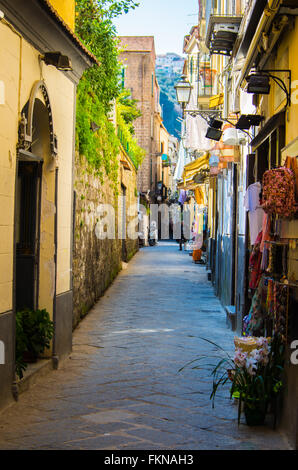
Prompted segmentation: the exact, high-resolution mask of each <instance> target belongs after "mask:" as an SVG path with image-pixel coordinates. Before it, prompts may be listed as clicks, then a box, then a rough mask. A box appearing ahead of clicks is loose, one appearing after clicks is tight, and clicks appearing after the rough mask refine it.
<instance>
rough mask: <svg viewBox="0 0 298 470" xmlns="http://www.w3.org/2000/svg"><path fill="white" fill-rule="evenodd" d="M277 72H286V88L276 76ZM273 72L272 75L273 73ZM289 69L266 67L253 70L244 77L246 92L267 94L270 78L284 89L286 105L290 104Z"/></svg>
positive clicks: (290, 74)
mask: <svg viewBox="0 0 298 470" xmlns="http://www.w3.org/2000/svg"><path fill="white" fill-rule="evenodd" d="M277 73H283V74H287V76H288V77H287V78H288V82H289V83H288V88H287V86H286V84H285V82H284V81H283V80H282V79H281V78H280V77H278V76H276V74H277ZM273 74H274V75H273ZM291 76H292V73H291V70H289V69H276V70H274V69H266V70H260V71H256V72H253V73H252V74H251V75H249V76H248V77H246V81H247V89H246V92H247V93H254V94H255V95H269V93H270V78H272V80H274V82H275V83H276V84H277V85H278V86H279V87H280V88H281V89H282V90H283V91H284V93H285V94H286V97H287V106H290V105H291Z"/></svg>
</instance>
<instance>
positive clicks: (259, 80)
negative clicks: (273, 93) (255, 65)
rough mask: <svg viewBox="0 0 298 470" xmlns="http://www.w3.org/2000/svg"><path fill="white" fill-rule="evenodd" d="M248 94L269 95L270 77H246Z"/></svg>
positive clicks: (256, 75)
mask: <svg viewBox="0 0 298 470" xmlns="http://www.w3.org/2000/svg"><path fill="white" fill-rule="evenodd" d="M246 81H247V89H246V92H247V93H254V94H255V95H269V93H270V83H269V77H268V75H261V74H257V73H256V74H253V75H249V76H248V77H246Z"/></svg>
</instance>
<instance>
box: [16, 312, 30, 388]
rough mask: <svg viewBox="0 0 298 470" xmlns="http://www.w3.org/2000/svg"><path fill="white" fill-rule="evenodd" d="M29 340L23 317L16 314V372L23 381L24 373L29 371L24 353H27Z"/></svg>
mask: <svg viewBox="0 0 298 470" xmlns="http://www.w3.org/2000/svg"><path fill="white" fill-rule="evenodd" d="M26 344H27V338H26V335H25V333H24V329H23V322H22V317H21V315H20V314H19V313H18V312H17V314H16V358H15V370H16V374H17V376H18V377H19V378H20V379H21V378H22V377H23V372H24V371H25V370H26V369H27V364H26V362H25V361H24V352H25V351H26Z"/></svg>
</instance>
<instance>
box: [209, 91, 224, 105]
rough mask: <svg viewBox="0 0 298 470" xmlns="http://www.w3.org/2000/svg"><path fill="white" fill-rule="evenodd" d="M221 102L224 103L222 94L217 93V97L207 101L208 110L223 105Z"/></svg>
mask: <svg viewBox="0 0 298 470" xmlns="http://www.w3.org/2000/svg"><path fill="white" fill-rule="evenodd" d="M223 102H224V94H223V93H219V95H215V96H212V97H211V98H210V99H209V108H216V106H219V105H220V104H223Z"/></svg>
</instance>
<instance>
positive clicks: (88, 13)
mask: <svg viewBox="0 0 298 470" xmlns="http://www.w3.org/2000/svg"><path fill="white" fill-rule="evenodd" d="M136 6H138V4H137V3H136V2H135V1H134V0H123V1H114V0H77V2H76V33H77V35H78V36H79V37H80V39H81V40H82V42H83V43H84V44H85V45H86V47H87V48H88V49H89V50H90V51H91V52H92V53H93V54H94V55H95V56H96V58H97V59H98V61H99V63H100V65H94V66H93V67H91V68H90V69H88V70H86V71H85V72H84V74H83V77H82V79H81V80H80V83H79V85H78V89H77V119H76V147H77V150H78V151H79V153H80V155H84V156H85V158H86V159H87V161H88V163H89V164H90V165H91V167H92V168H93V170H94V171H95V173H96V174H97V175H98V176H99V178H100V179H101V181H103V179H104V177H105V175H107V176H108V177H109V178H110V179H111V181H112V182H114V184H115V187H116V185H117V178H118V158H117V157H118V155H119V147H120V143H121V144H122V146H123V141H124V140H125V145H126V147H125V146H124V149H125V150H126V151H127V153H128V154H129V156H130V157H131V158H132V160H133V162H134V164H135V165H136V167H137V166H138V165H139V164H140V163H141V160H142V158H143V155H144V151H143V150H142V149H141V148H140V147H139V146H138V144H137V142H136V140H135V138H134V137H133V134H134V129H133V121H134V120H135V119H136V118H137V117H139V116H140V112H139V111H138V109H137V105H136V102H135V101H134V100H131V99H130V98H129V96H128V92H127V91H123V90H122V87H121V81H120V79H119V77H120V74H121V64H120V62H119V60H118V54H119V52H118V47H117V46H118V40H117V36H116V30H115V27H114V25H113V22H112V19H113V18H114V17H116V16H118V15H119V14H122V13H127V12H128V10H129V9H130V8H135V7H136ZM115 102H116V107H117V126H118V130H117V131H116V129H115V127H114V125H113V123H112V122H111V121H110V120H109V118H108V115H109V112H110V111H111V109H112V106H114V103H115ZM127 149H128V150H129V151H128V150H127Z"/></svg>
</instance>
